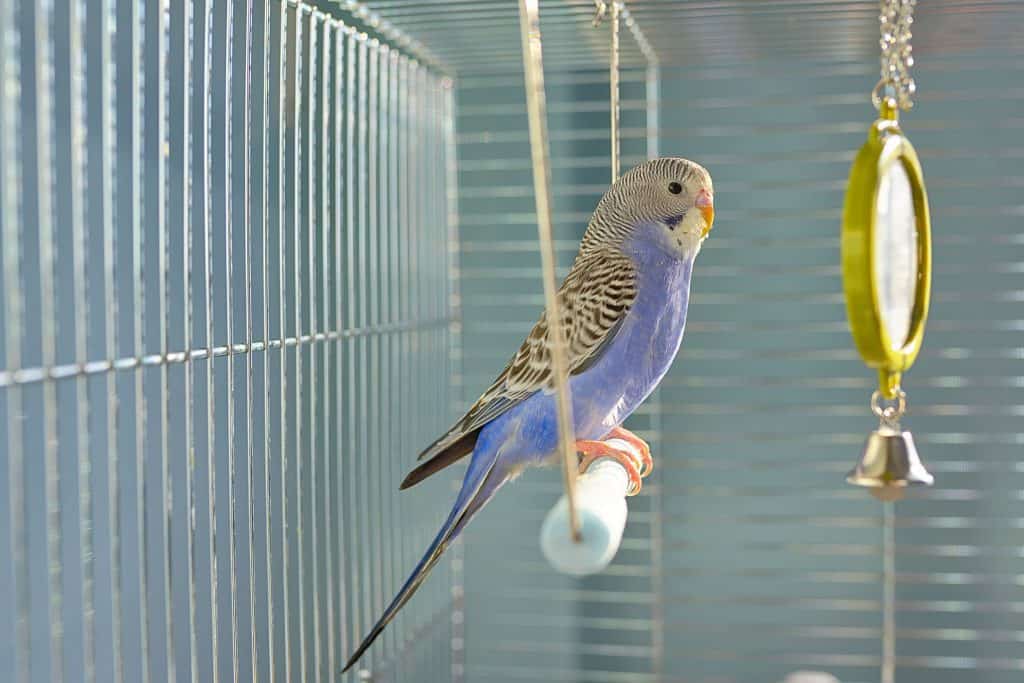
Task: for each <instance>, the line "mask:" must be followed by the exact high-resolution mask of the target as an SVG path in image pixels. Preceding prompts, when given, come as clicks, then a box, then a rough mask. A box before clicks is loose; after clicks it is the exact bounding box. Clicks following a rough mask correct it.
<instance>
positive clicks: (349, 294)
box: [343, 29, 364, 644]
mask: <svg viewBox="0 0 1024 683" xmlns="http://www.w3.org/2000/svg"><path fill="white" fill-rule="evenodd" d="M345 54H346V59H345V67H346V68H345V150H346V152H347V153H346V154H345V235H346V240H345V242H346V244H345V264H346V271H345V292H346V298H345V303H346V305H347V308H348V310H347V315H346V316H345V328H346V329H347V330H352V329H354V328H355V327H356V320H357V318H356V315H357V305H356V301H354V292H355V272H356V265H355V225H356V215H355V197H354V187H355V177H354V176H355V151H354V150H355V139H356V134H355V130H356V114H355V89H356V88H355V85H356V78H355V75H356V35H355V31H353V30H351V29H350V30H349V31H348V33H347V34H346V37H345ZM343 343H344V344H345V346H346V347H347V349H346V351H345V353H344V354H343V355H344V357H345V360H346V376H347V377H348V379H347V380H346V381H345V385H344V397H345V405H346V407H347V408H348V410H347V411H346V415H345V417H346V420H345V422H346V424H347V425H348V431H347V433H346V437H347V438H346V443H345V448H346V452H347V453H349V458H348V460H347V462H348V463H349V464H350V467H349V468H348V470H347V471H348V472H349V474H350V475H351V474H352V472H353V471H354V470H355V467H356V466H357V463H358V457H359V452H358V451H357V450H356V446H357V443H356V420H355V401H354V397H355V347H356V343H357V340H356V339H349V340H348V341H347V342H343ZM348 481H349V484H350V486H349V489H348V496H347V498H348V501H349V504H350V505H352V507H353V509H355V503H356V501H357V500H358V498H357V495H356V493H357V490H358V478H357V477H356V476H349V477H348ZM352 524H353V529H352V531H353V536H354V537H355V538H357V539H362V533H361V530H362V522H361V521H357V520H355V519H353V520H352ZM344 547H345V548H346V549H349V552H348V553H347V558H346V565H347V566H348V567H350V568H351V570H352V571H351V575H350V576H351V579H350V585H349V587H348V590H351V591H352V602H351V605H352V622H351V623H352V627H353V629H354V630H355V631H357V632H361V631H362V629H363V614H364V613H363V606H364V601H363V600H361V599H360V598H359V594H358V593H357V592H356V588H357V587H359V586H362V581H361V579H362V573H361V571H362V566H361V564H360V562H359V553H358V547H359V544H358V543H350V544H346V545H345V546H344ZM352 635H353V637H354V638H358V637H359V636H358V635H355V634H352ZM346 644H347V641H346Z"/></svg>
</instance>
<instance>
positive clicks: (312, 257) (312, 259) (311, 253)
mask: <svg viewBox="0 0 1024 683" xmlns="http://www.w3.org/2000/svg"><path fill="white" fill-rule="evenodd" d="M319 17H320V14H319V13H318V12H314V13H312V15H311V16H310V19H309V76H308V83H309V87H308V88H307V91H306V131H307V133H308V135H307V139H308V143H307V148H308V154H307V155H306V204H307V206H306V230H307V233H308V234H307V250H308V253H307V256H308V262H307V263H306V268H307V270H308V280H307V282H306V287H307V288H308V290H307V295H306V300H307V301H308V305H309V331H310V335H313V334H315V333H316V332H317V331H318V330H319V328H318V322H319V320H318V318H317V302H316V299H317V296H316V291H317V289H316V241H317V239H316V238H317V232H318V230H317V212H316V189H317V183H316V181H315V179H316V168H317V165H316V162H317V144H316V143H317V135H316V115H317V104H318V99H317V89H318V87H319V86H318V82H317V68H316V66H317V64H316V63H317V59H318V51H319V46H320V41H319V37H320V33H319V31H317V21H318V19H319ZM316 357H317V344H316V340H315V338H313V337H312V336H311V338H310V344H309V456H308V457H309V487H308V488H307V489H306V491H305V495H304V496H303V498H304V499H305V500H306V501H308V502H307V503H306V505H307V507H308V508H309V510H310V515H309V517H310V525H309V526H310V533H311V534H312V536H311V540H312V542H311V543H310V544H309V545H308V546H307V547H309V548H310V550H311V553H310V555H311V558H310V559H311V561H312V562H311V564H312V565H313V567H312V572H311V574H312V584H313V586H312V591H311V592H312V596H311V599H312V603H313V604H312V606H313V610H312V612H313V615H312V617H313V643H312V645H313V665H312V666H313V675H314V678H315V680H320V678H321V673H320V672H321V665H322V662H321V658H320V644H321V643H322V642H323V638H322V637H321V635H320V586H319V576H320V571H319V567H318V563H319V549H318V547H317V546H318V545H319V541H318V538H317V535H318V534H317V531H318V530H317V527H318V524H317V517H316V514H315V513H314V512H313V511H314V510H316V489H317V474H318V469H317V457H318V449H317V434H318V428H317V427H318V425H317V421H316V411H317V408H318V398H319V397H318V396H317V381H316V380H317V376H316V373H317V362H316ZM303 517H305V516H304V515H303ZM303 529H304V527H303ZM305 537H306V534H305V532H304V531H303V532H302V538H303V539H304V538H305ZM305 580H306V575H305V574H303V575H302V581H303V582H305ZM303 630H305V629H303Z"/></svg>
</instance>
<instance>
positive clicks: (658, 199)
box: [345, 158, 714, 671]
mask: <svg viewBox="0 0 1024 683" xmlns="http://www.w3.org/2000/svg"><path fill="white" fill-rule="evenodd" d="M713 221H714V188H713V186H712V182H711V175H710V174H709V173H708V172H707V170H705V169H704V168H703V167H702V166H700V165H699V164H696V163H694V162H692V161H689V160H687V159H680V158H662V159H654V160H652V161H648V162H646V163H643V164H641V165H639V166H637V167H636V168H634V169H632V170H631V171H629V172H628V173H626V174H624V175H623V176H622V177H621V178H620V179H619V180H618V181H616V182H615V183H614V184H613V185H612V186H611V187H610V188H609V189H608V191H607V192H605V194H604V196H603V197H602V198H601V200H600V201H599V202H598V204H597V208H596V209H595V211H594V213H593V215H592V217H591V219H590V223H589V225H588V227H587V230H586V232H585V233H584V235H583V239H582V241H581V243H580V248H579V252H578V253H577V255H576V259H575V261H574V263H573V265H572V268H571V270H570V271H569V274H568V275H567V276H566V278H565V280H564V282H562V285H561V287H560V288H559V290H558V302H559V304H560V310H561V311H562V316H563V327H564V330H565V336H566V349H567V352H568V370H569V385H570V388H571V390H572V415H573V424H572V431H573V434H574V435H575V446H576V449H577V451H578V452H580V453H582V454H583V456H584V459H583V461H582V465H583V466H584V467H585V466H586V465H587V464H589V462H590V461H591V460H593V459H596V458H599V457H600V458H611V459H613V460H615V461H617V462H618V463H620V464H621V466H622V467H623V468H624V469H625V470H626V472H627V473H628V476H629V480H630V482H631V489H632V492H633V493H635V492H637V491H639V489H640V486H641V481H642V478H643V477H644V476H645V475H646V474H648V473H649V472H650V471H651V467H652V460H651V456H650V449H649V448H648V446H647V444H646V443H644V442H643V440H641V439H640V438H639V437H637V436H636V435H635V434H633V433H632V432H630V431H628V430H627V429H625V428H623V427H622V423H623V421H625V419H626V418H627V417H629V415H630V414H632V413H633V411H635V410H636V409H637V407H639V406H640V404H641V403H642V402H643V401H644V399H646V398H647V397H648V396H649V395H650V394H651V392H652V391H654V389H655V388H656V387H657V386H658V383H659V382H660V381H661V379H662V378H663V377H664V376H665V373H666V372H668V370H669V367H670V366H671V364H672V361H673V360H674V359H675V357H676V354H677V353H678V351H679V346H680V343H681V342H682V339H683V329H684V327H685V324H686V311H687V305H688V303H689V299H690V279H691V276H692V274H693V266H694V261H695V259H696V257H697V254H699V253H700V249H701V245H702V244H703V243H704V240H705V239H706V238H707V236H708V233H709V232H710V230H711V226H712V223H713ZM548 337H549V330H548V326H547V322H546V319H545V317H544V316H541V318H540V320H539V321H538V322H537V324H536V325H534V327H533V330H532V331H531V332H530V334H529V335H528V336H527V337H526V340H525V341H524V342H523V344H522V346H521V347H520V348H519V351H517V352H516V353H515V355H514V356H513V357H512V360H510V361H509V363H508V365H507V366H506V367H505V369H504V370H502V371H501V373H500V374H499V375H498V378H497V379H496V380H495V381H494V383H493V384H491V386H490V387H488V388H487V389H486V390H485V391H484V392H483V394H482V395H481V396H480V398H479V399H478V400H477V401H476V403H474V404H473V406H472V407H471V408H470V409H469V411H468V412H467V413H466V414H465V415H464V416H463V417H462V418H461V419H460V420H458V421H457V422H456V423H455V424H454V425H453V426H452V428H451V429H449V430H448V431H447V432H446V433H445V434H444V435H443V436H441V437H440V438H439V439H437V441H435V442H434V443H433V444H431V445H430V446H428V447H427V448H426V449H425V450H424V451H423V452H422V453H421V454H420V456H419V460H421V461H422V462H421V464H420V465H418V466H417V467H416V468H415V469H413V470H412V471H411V472H410V473H409V474H408V475H407V476H406V478H405V480H404V481H403V482H402V484H401V488H403V489H405V488H409V487H410V486H414V485H416V484H417V483H419V482H421V481H423V480H424V479H426V478H427V477H429V476H431V475H433V474H435V473H437V472H439V471H441V470H442V469H444V468H446V467H448V466H449V465H451V464H453V463H455V462H457V461H459V460H461V459H463V458H465V457H467V456H469V467H468V468H467V470H466V474H465V476H464V478H463V482H462V486H461V488H460V490H459V493H458V495H457V496H456V498H455V503H454V505H453V506H452V509H451V512H450V513H449V515H448V518H447V519H446V520H445V522H444V524H442V525H441V529H440V531H439V532H438V533H437V536H436V537H435V538H434V540H433V541H432V542H431V543H430V545H429V546H428V547H427V549H426V552H425V553H424V555H423V557H422V559H420V561H419V563H418V564H417V565H416V566H415V568H414V569H413V570H412V573H411V574H410V575H409V578H408V579H407V580H406V581H405V583H404V584H403V585H402V587H401V589H399V591H398V594H397V595H396V596H395V598H394V600H392V602H391V604H390V605H389V606H388V607H387V609H385V610H384V613H383V614H382V615H381V616H380V618H379V619H378V621H377V623H376V625H374V627H373V628H372V629H371V630H370V632H369V633H368V634H367V635H366V637H365V638H364V639H363V641H362V643H360V645H359V647H357V648H356V650H355V652H353V654H352V655H351V657H350V659H349V661H348V663H347V664H346V665H345V670H346V671H347V670H348V669H349V668H351V667H352V666H353V665H354V664H355V663H356V662H357V661H358V660H359V658H360V657H361V656H362V655H363V653H364V652H366V650H367V648H369V647H370V645H371V644H372V643H373V641H374V640H376V638H377V637H378V636H379V635H380V634H381V632H383V630H384V629H385V628H386V627H387V625H388V623H390V622H391V620H392V619H394V617H395V615H396V614H397V613H398V611H399V610H400V609H401V608H402V607H403V606H404V605H405V604H406V603H407V602H408V601H409V600H410V599H411V598H412V596H413V594H414V593H415V592H416V590H417V589H418V588H419V587H420V585H422V583H423V581H424V580H425V579H426V578H427V575H428V574H429V573H430V570H431V569H433V567H434V566H435V565H436V564H437V562H438V560H439V559H440V558H441V555H442V553H444V551H445V549H447V548H448V547H449V545H450V544H451V543H452V542H453V541H454V540H455V539H456V538H457V537H458V535H459V534H460V533H461V532H462V531H463V529H465V527H466V525H467V524H468V523H469V521H470V520H471V519H472V518H473V516H474V515H476V514H477V513H478V512H479V511H480V510H481V509H482V508H483V507H484V505H486V504H487V502H488V501H490V500H491V498H492V497H493V496H494V495H495V494H496V493H497V492H498V489H500V488H501V487H502V486H503V485H504V484H505V483H507V482H508V481H511V480H512V479H514V478H515V477H516V476H518V475H519V474H520V473H521V472H522V471H523V470H524V469H525V468H527V467H531V466H537V465H544V464H547V463H550V462H552V461H553V460H554V459H556V458H557V456H558V436H557V433H558V425H557V419H556V411H555V401H554V397H553V395H552V393H551V391H550V387H551V384H552V371H551V362H550V349H549V345H548ZM621 442H625V447H624V446H623V444H622V443H621ZM638 456H639V457H638Z"/></svg>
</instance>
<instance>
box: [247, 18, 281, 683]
mask: <svg viewBox="0 0 1024 683" xmlns="http://www.w3.org/2000/svg"><path fill="white" fill-rule="evenodd" d="M261 4H262V6H263V116H262V125H261V126H260V185H261V189H260V194H261V197H260V242H261V246H262V249H261V254H260V256H261V261H262V264H263V273H262V276H261V277H260V295H261V296H262V300H263V342H264V344H266V346H265V347H264V349H265V353H264V357H263V479H264V481H263V504H264V518H263V524H264V527H263V532H264V535H263V541H264V543H265V547H266V556H265V557H264V558H263V561H264V570H265V572H266V580H267V584H266V586H265V588H266V592H267V628H266V632H267V648H266V652H267V676H268V679H269V681H270V683H273V681H274V680H275V677H276V675H277V653H276V647H275V643H274V637H275V617H274V564H273V560H272V556H273V552H272V551H271V549H272V548H273V534H272V531H271V526H272V524H273V519H272V514H271V509H272V504H271V500H272V496H273V491H272V490H271V483H270V482H271V474H270V470H271V437H270V398H271V396H270V395H271V382H270V360H269V358H268V356H267V354H269V353H270V285H269V282H268V280H269V279H270V261H269V260H268V259H269V256H270V249H269V246H268V245H269V244H270V230H269V223H270V217H269V212H270V200H269V196H270V136H269V135H268V134H267V131H268V130H269V129H270V114H269V112H270V108H271V102H270V96H271V93H272V92H273V89H272V88H271V87H270V82H271V81H270V78H271V66H270V63H271V59H270V54H271V51H270V34H271V27H270V3H269V2H268V1H267V0H263V2H262V3H261ZM283 14H284V8H283V6H282V8H281V15H283ZM279 40H280V37H279ZM278 87H279V88H280V87H281V84H280V82H278ZM280 134H281V133H280V128H278V135H280ZM278 260H280V256H278ZM254 620H255V617H254ZM256 670H257V671H258V670H259V669H256Z"/></svg>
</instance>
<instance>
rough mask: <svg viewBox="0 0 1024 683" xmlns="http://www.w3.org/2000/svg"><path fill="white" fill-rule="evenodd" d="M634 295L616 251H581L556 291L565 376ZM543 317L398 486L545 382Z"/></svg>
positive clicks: (547, 362)
mask: <svg viewBox="0 0 1024 683" xmlns="http://www.w3.org/2000/svg"><path fill="white" fill-rule="evenodd" d="M635 298H636V271H635V269H634V267H633V264H632V262H631V261H630V259H629V258H628V257H627V256H625V255H623V254H621V253H617V252H612V251H603V250H602V251H592V252H589V253H586V254H581V255H580V256H579V257H577V259H576V262H575V263H574V264H573V267H572V270H571V271H570V272H569V275H568V276H567V277H566V278H565V282H563V283H562V287H561V289H559V292H558V299H559V303H560V310H561V314H562V324H563V329H564V330H565V335H566V342H567V351H568V365H569V373H570V374H578V373H580V372H583V371H584V370H586V369H587V368H588V367H589V366H590V365H592V364H593V363H594V361H596V360H597V359H598V358H600V356H601V353H602V352H603V351H604V349H605V347H606V346H607V344H608V343H609V342H610V341H611V340H612V339H614V337H615V333H616V331H617V330H618V327H619V325H620V324H621V323H622V321H623V320H624V319H625V317H626V314H627V313H628V312H629V309H630V306H631V305H632V304H633V300H634V299H635ZM547 342H548V325H547V316H546V315H541V317H540V320H539V321H538V322H537V324H536V325H534V327H533V330H532V331H531V332H530V334H529V336H527V338H526V341H524V342H523V345H522V346H521V347H520V348H519V351H517V352H516V354H515V356H513V357H512V360H511V361H509V364H508V365H507V366H506V367H505V369H504V370H503V371H502V372H501V374H500V375H498V378H497V379H496V380H495V381H494V383H493V384H491V386H490V387H488V389H487V390H486V391H485V392H484V393H483V395H482V396H480V398H479V399H478V400H477V402H476V403H474V404H473V407H472V408H470V409H469V411H468V412H467V413H466V414H465V415H464V416H463V417H462V419H460V420H459V421H458V422H456V423H455V425H454V426H453V427H452V428H451V429H450V430H448V432H447V433H446V434H445V435H444V436H442V437H441V438H440V439H438V440H437V441H435V442H434V443H433V444H431V446H430V447H428V448H427V449H426V450H425V451H423V453H421V454H420V456H419V459H420V460H427V462H425V463H423V464H422V465H420V466H419V467H417V468H416V469H415V470H413V471H412V472H411V473H410V474H409V476H408V477H406V480H405V481H404V482H403V484H402V488H408V487H409V486H412V485H413V484H415V483H417V482H419V481H421V480H422V479H424V478H426V477H427V476H429V475H430V474H433V473H434V472H436V471H438V470H439V469H442V468H444V467H446V466H447V465H449V464H451V463H452V462H455V461H456V460H458V459H459V458H461V457H462V456H464V455H466V454H468V453H469V452H471V451H472V450H473V446H474V444H475V443H476V436H477V434H478V433H479V431H480V430H481V429H482V428H483V427H484V426H485V425H486V424H487V423H489V422H491V421H492V420H494V419H495V418H497V417H499V416H500V415H502V414H503V413H505V412H506V411H508V410H509V409H511V408H512V407H514V406H516V405H518V404H519V403H522V402H523V401H525V400H526V399H527V398H529V397H530V396H531V395H532V394H533V393H534V392H536V391H538V390H540V389H545V388H549V387H550V386H551V384H552V383H551V379H552V378H551V359H550V354H549V351H548V343H547Z"/></svg>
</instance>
